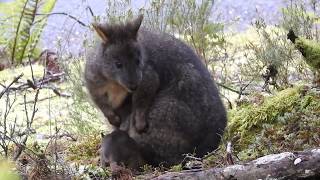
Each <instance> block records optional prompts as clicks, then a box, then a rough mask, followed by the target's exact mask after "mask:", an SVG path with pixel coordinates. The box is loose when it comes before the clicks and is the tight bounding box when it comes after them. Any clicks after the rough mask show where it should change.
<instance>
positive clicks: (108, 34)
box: [93, 15, 144, 92]
mask: <svg viewBox="0 0 320 180" xmlns="http://www.w3.org/2000/svg"><path fill="white" fill-rule="evenodd" d="M142 19H143V16H142V15H140V16H139V17H138V18H137V19H135V20H133V21H129V22H127V23H124V24H114V25H108V24H106V25H101V24H93V27H94V29H95V31H96V32H97V34H98V35H99V37H100V38H101V40H102V42H101V45H100V50H99V53H98V54H97V57H96V61H97V62H98V63H97V64H98V69H97V71H99V73H100V74H101V75H102V76H103V77H104V78H106V79H108V80H112V81H115V82H116V83H118V84H119V85H121V86H123V87H124V88H125V89H127V90H128V91H129V92H132V91H134V90H136V89H137V87H138V85H139V83H140V81H141V79H142V68H143V65H144V53H143V49H142V47H141V45H140V43H139V41H138V31H139V28H140V25H141V22H142Z"/></svg>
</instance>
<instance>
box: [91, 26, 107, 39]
mask: <svg viewBox="0 0 320 180" xmlns="http://www.w3.org/2000/svg"><path fill="white" fill-rule="evenodd" d="M92 27H93V29H94V30H95V31H96V32H97V34H98V35H99V37H100V38H101V40H102V41H103V42H104V43H107V42H108V37H107V35H106V33H105V32H104V31H103V29H102V27H101V25H100V24H97V23H93V24H92Z"/></svg>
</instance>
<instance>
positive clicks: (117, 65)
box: [115, 61, 123, 69]
mask: <svg viewBox="0 0 320 180" xmlns="http://www.w3.org/2000/svg"><path fill="white" fill-rule="evenodd" d="M115 65H116V67H117V68H118V69H121V68H122V67H123V65H122V63H121V62H119V61H117V62H115Z"/></svg>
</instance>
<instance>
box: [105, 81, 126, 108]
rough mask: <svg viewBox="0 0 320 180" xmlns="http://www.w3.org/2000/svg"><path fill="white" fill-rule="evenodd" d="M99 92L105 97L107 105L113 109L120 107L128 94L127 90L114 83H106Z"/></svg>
mask: <svg viewBox="0 0 320 180" xmlns="http://www.w3.org/2000/svg"><path fill="white" fill-rule="evenodd" d="M101 90H102V92H103V93H104V94H105V95H106V96H107V99H108V104H109V105H110V106H111V107H112V108H113V109H116V108H118V107H120V106H121V104H122V103H123V101H124V100H125V99H126V97H127V96H128V94H129V92H128V91H127V89H125V88H124V87H122V86H121V85H119V84H118V83H116V82H108V83H107V84H106V85H105V86H104V87H103V88H102V89H101Z"/></svg>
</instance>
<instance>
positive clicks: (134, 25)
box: [130, 14, 143, 35]
mask: <svg viewBox="0 0 320 180" xmlns="http://www.w3.org/2000/svg"><path fill="white" fill-rule="evenodd" d="M142 20H143V15H142V14H140V15H139V16H138V17H137V18H136V19H135V20H133V21H132V22H131V23H130V29H131V31H132V32H133V33H134V34H135V35H137V33H138V31H139V29H140V26H141V23H142Z"/></svg>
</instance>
